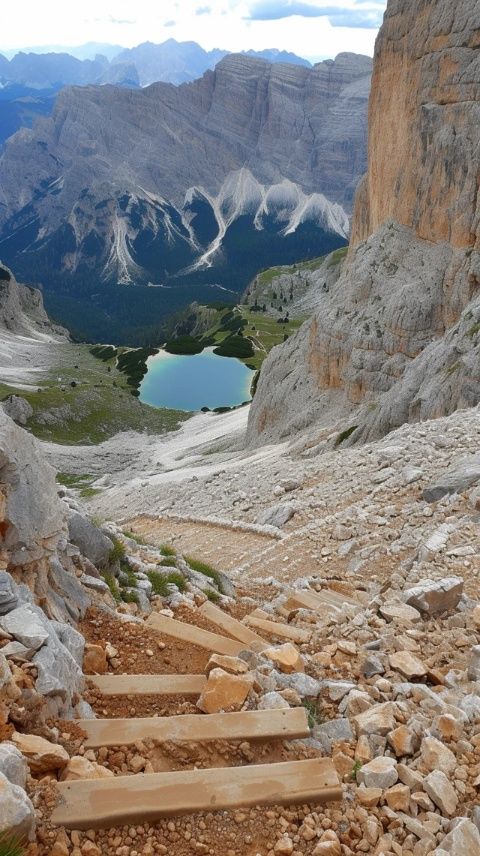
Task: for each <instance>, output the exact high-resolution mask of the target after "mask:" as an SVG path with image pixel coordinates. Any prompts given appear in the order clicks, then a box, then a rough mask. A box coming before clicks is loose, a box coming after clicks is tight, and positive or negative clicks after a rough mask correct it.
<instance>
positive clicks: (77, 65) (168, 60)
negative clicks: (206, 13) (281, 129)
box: [0, 39, 311, 89]
mask: <svg viewBox="0 0 480 856" xmlns="http://www.w3.org/2000/svg"><path fill="white" fill-rule="evenodd" d="M87 47H88V46H85V49H86V48H87ZM92 47H93V48H98V50H97V51H96V52H95V54H94V55H93V56H92V55H91V54H92V52H93V51H92ZM108 48H109V49H108ZM112 50H114V53H113V52H112ZM228 53H229V51H225V50H212V51H205V50H204V49H203V48H202V47H200V45H198V44H197V43H196V42H177V41H176V40H175V39H168V40H167V41H166V42H163V43H162V44H153V42H144V43H143V44H141V45H138V46H137V47H135V48H118V49H117V48H113V49H112V46H107V45H102V44H98V45H93V46H90V50H88V51H87V50H84V51H82V49H77V53H76V54H74V53H70V52H69V51H68V50H63V51H52V52H50V53H36V52H34V51H29V52H26V51H20V52H19V53H16V54H15V55H14V56H12V57H11V58H10V59H7V57H6V56H3V55H2V54H0V82H1V83H3V85H5V84H12V83H15V84H19V85H21V86H25V87H27V88H31V89H47V88H49V87H58V86H70V85H77V86H85V85H87V84H90V83H94V84H102V83H126V84H128V85H132V86H149V85H150V83H157V82H162V81H163V82H164V83H174V84H176V85H178V84H180V83H186V82H188V81H189V80H195V79H196V78H198V77H201V76H202V74H204V72H205V71H207V69H209V68H214V67H215V66H216V64H217V62H220V60H221V59H223V57H224V56H227V54H228ZM244 53H246V54H247V55H248V56H254V57H259V58H260V59H266V60H267V61H268V62H272V63H277V62H288V63H292V64H293V65H303V66H305V67H307V68H310V67H311V65H310V63H309V62H308V60H306V59H302V58H301V57H299V56H297V55H296V54H293V53H288V52H287V51H279V50H275V49H271V50H264V51H259V52H257V51H245V52H244Z"/></svg>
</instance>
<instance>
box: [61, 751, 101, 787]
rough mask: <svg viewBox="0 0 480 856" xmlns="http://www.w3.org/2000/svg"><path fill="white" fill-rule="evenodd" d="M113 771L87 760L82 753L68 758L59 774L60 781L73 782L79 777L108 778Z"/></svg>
mask: <svg viewBox="0 0 480 856" xmlns="http://www.w3.org/2000/svg"><path fill="white" fill-rule="evenodd" d="M113 775H114V773H113V772H112V771H111V770H108V769H107V767H103V766H102V765H101V764H97V763H96V762H95V761H89V760H88V759H87V758H84V757H83V756H82V755H74V756H73V758H70V760H69V761H68V763H67V765H66V766H65V767H64V768H63V770H62V772H61V774H60V781H61V782H74V781H77V780H79V779H108V778H110V777H111V776H113Z"/></svg>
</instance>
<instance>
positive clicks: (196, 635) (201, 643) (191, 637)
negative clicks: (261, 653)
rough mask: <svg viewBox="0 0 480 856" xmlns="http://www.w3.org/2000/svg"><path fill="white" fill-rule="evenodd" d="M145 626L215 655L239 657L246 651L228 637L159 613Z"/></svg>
mask: <svg viewBox="0 0 480 856" xmlns="http://www.w3.org/2000/svg"><path fill="white" fill-rule="evenodd" d="M145 624H146V626H147V627H151V628H152V629H153V630H158V631H159V633H164V634H165V636H173V637H174V638H175V639H181V640H182V642H190V643H191V644H192V645H197V646H198V647H199V648H206V650H207V651H213V652H214V653H215V654H227V655H228V656H230V657H237V656H238V654H239V653H240V651H244V650H245V644H244V643H241V642H237V641H236V640H234V639H227V637H226V636H220V635H219V634H217V633H211V632H210V631H209V630H203V629H202V628H201V627H195V626H194V625H193V624H186V623H185V622H184V621H177V620H176V619H175V618H168V616H166V615H160V614H159V613H158V612H152V614H151V615H150V616H149V618H147V620H146V622H145Z"/></svg>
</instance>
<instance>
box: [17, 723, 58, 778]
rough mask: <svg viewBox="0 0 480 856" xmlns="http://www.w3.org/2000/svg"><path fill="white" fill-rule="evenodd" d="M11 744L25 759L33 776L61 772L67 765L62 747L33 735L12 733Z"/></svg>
mask: <svg viewBox="0 0 480 856" xmlns="http://www.w3.org/2000/svg"><path fill="white" fill-rule="evenodd" d="M11 740H12V742H13V743H14V744H15V746H16V747H17V749H19V750H20V752H21V753H22V755H24V756H25V758H26V759H27V764H28V766H29V767H30V771H31V772H32V773H34V774H35V775H38V774H40V773H50V772H52V771H53V770H63V768H64V767H65V766H66V765H67V764H68V761H69V756H68V753H67V752H65V749H64V748H63V746H59V745H58V744H57V743H50V741H49V740H45V739H44V738H43V737H37V736H36V735H35V734H20V733H19V732H17V731H14V733H13V734H12V737H11Z"/></svg>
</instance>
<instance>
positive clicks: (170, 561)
mask: <svg viewBox="0 0 480 856" xmlns="http://www.w3.org/2000/svg"><path fill="white" fill-rule="evenodd" d="M160 567H161V568H174V567H175V557H174V556H168V557H167V558H165V559H162V561H161V562H160Z"/></svg>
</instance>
